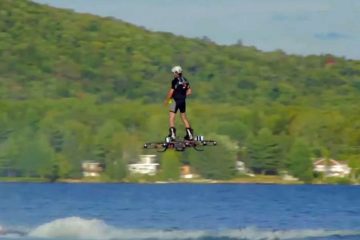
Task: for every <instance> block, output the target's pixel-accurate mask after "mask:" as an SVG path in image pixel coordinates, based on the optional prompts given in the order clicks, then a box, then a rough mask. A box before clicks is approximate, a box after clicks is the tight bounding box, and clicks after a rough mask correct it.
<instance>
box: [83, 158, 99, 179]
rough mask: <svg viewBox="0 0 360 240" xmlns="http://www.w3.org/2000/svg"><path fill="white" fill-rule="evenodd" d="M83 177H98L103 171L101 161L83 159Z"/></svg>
mask: <svg viewBox="0 0 360 240" xmlns="http://www.w3.org/2000/svg"><path fill="white" fill-rule="evenodd" d="M81 168H82V171H83V176H84V177H99V176H100V173H102V172H103V171H104V168H103V166H102V164H101V163H99V162H95V161H84V162H82V163H81Z"/></svg>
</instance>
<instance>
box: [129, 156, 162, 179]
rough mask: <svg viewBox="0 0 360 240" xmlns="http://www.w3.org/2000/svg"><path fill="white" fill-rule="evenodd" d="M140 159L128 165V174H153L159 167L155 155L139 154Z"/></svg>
mask: <svg viewBox="0 0 360 240" xmlns="http://www.w3.org/2000/svg"><path fill="white" fill-rule="evenodd" d="M139 158H140V161H139V162H137V163H132V164H129V165H128V170H129V172H130V174H146V175H151V176H153V175H155V174H156V173H157V171H158V168H159V165H160V164H159V163H157V162H156V155H139Z"/></svg>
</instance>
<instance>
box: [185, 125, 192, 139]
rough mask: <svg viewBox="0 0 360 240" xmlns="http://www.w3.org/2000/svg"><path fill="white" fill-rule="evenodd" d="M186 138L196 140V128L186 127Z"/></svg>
mask: <svg viewBox="0 0 360 240" xmlns="http://www.w3.org/2000/svg"><path fill="white" fill-rule="evenodd" d="M185 131H186V135H185V137H184V139H185V140H190V141H191V140H194V130H193V129H192V128H186V130H185Z"/></svg>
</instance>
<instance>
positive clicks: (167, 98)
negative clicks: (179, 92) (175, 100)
mask: <svg viewBox="0 0 360 240" xmlns="http://www.w3.org/2000/svg"><path fill="white" fill-rule="evenodd" d="M173 93H174V89H172V88H170V90H169V92H168V93H167V95H166V98H165V100H164V105H165V106H167V105H168V104H169V101H170V99H171V98H172V95H173Z"/></svg>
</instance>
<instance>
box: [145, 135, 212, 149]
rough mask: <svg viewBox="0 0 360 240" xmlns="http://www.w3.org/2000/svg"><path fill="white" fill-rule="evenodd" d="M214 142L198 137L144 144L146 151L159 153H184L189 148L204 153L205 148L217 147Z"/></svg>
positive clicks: (168, 139)
mask: <svg viewBox="0 0 360 240" xmlns="http://www.w3.org/2000/svg"><path fill="white" fill-rule="evenodd" d="M216 145H217V142H216V141H214V140H204V137H202V136H197V137H196V138H195V140H171V139H170V138H166V139H165V141H163V142H149V143H145V144H144V148H145V149H156V150H157V151H158V152H165V151H166V150H168V149H172V150H175V151H179V152H183V151H185V150H186V149H187V148H193V149H194V150H196V151H204V147H205V146H216Z"/></svg>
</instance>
